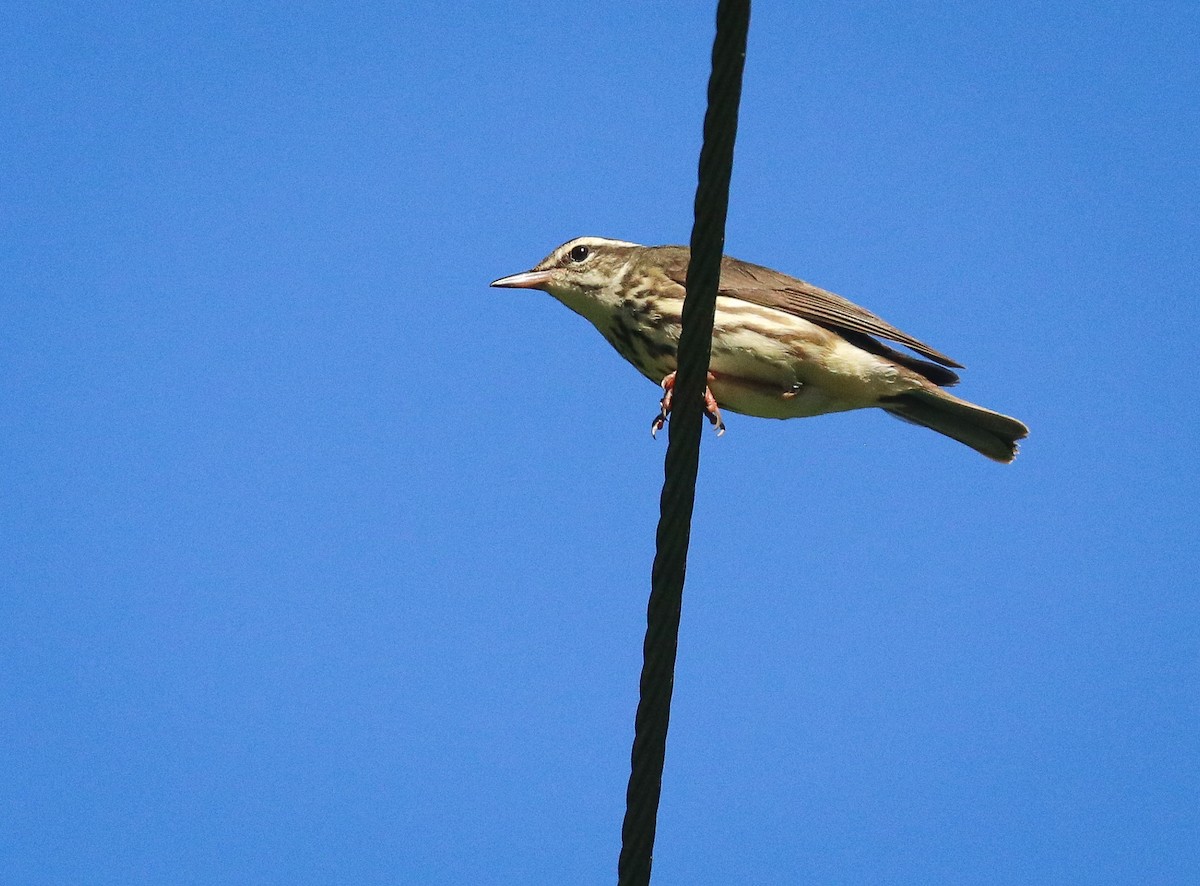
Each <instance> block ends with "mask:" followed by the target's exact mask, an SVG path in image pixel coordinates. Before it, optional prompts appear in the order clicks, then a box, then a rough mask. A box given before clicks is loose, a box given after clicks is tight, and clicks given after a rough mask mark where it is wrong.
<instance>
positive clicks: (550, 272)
mask: <svg viewBox="0 0 1200 886" xmlns="http://www.w3.org/2000/svg"><path fill="white" fill-rule="evenodd" d="M642 248H644V247H641V246H639V245H638V244H636V243H628V242H626V241H624V240H608V239H605V238H604V237H576V238H575V239H574V240H568V241H567V242H566V243H564V244H563V245H562V246H560V247H558V249H556V250H554V251H553V252H552V253H550V254H549V255H548V256H546V257H545V258H544V259H542V260H541V261H540V262H538V264H537V266H536V267H534V268H533V269H532V270H529V271H525V272H524V273H521V274H513V275H512V276H510V277H501V278H500V279H499V280H496V281H493V283H492V286H498V287H502V288H505V289H541V290H542V291H543V292H548V293H550V294H551V295H552V296H554V297H555V298H557V299H558V300H559V301H561V302H563V303H564V304H566V305H568V306H569V307H573V308H575V309H576V310H579V309H580V308H579V305H580V303H581V302H583V301H594V300H602V299H603V297H604V293H605V292H606V291H608V290H610V289H611V288H612V287H613V286H614V284H616V283H617V282H619V281H620V279H621V277H622V276H623V275H624V271H625V269H626V267H627V266H628V265H629V263H630V261H632V259H633V258H634V255H635V253H636V251H637V250H639V249H642Z"/></svg>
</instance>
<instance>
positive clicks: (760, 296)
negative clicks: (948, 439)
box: [664, 249, 962, 369]
mask: <svg viewBox="0 0 1200 886" xmlns="http://www.w3.org/2000/svg"><path fill="white" fill-rule="evenodd" d="M673 259H674V260H673V261H669V262H665V263H664V264H665V266H666V269H667V274H668V276H669V277H670V278H671V279H673V280H674V281H675V282H676V283H679V284H680V285H681V286H682V285H684V283H685V281H686V279H687V259H688V253H687V250H686V249H679V250H678V252H677V254H676V255H675V256H673ZM720 293H721V295H723V296H726V297H727V298H739V299H741V300H742V301H746V302H750V303H751V304H756V305H760V306H762V307H764V308H774V309H776V310H779V311H784V312H785V313H788V314H792V315H794V316H796V317H801V318H803V319H805V320H808V321H809V322H812V323H816V324H818V325H820V326H825V327H827V328H829V329H832V330H834V331H835V332H836V331H842V330H848V331H850V332H857V333H864V334H866V335H877V336H879V337H880V338H886V339H888V340H889V341H894V342H899V343H900V344H902V345H904V346H905V347H907V348H911V349H912V350H913V351H916V352H917V353H918V354H920V355H922V356H924V357H928V358H929V359H930V360H933V361H934V362H936V363H940V364H941V365H942V366H953V367H955V368H958V369H961V368H962V364H961V363H957V362H955V361H954V360H952V359H951V358H949V357H947V356H946V355H945V354H943V353H941V352H940V351H937V350H935V349H934V348H931V347H930V346H929V345H927V344H925V343H924V342H923V341H921V340H920V339H918V338H914V337H913V336H911V335H909V334H908V333H906V332H903V331H901V330H899V329H897V328H896V327H895V326H893V325H892V324H890V323H888V322H887V321H886V320H884V319H883V318H882V317H878V316H876V315H875V314H872V313H871V312H870V311H868V310H867V309H866V308H860V307H859V306H858V305H856V304H854V302H852V301H849V300H848V299H844V298H842V297H841V296H840V295H837V294H836V293H833V292H829V291H828V290H826V289H821V288H820V287H819V286H813V285H812V284H811V283H805V282H804V281H803V280H799V279H797V278H795V277H789V276H788V275H787V274H781V273H779V272H778V271H773V270H771V269H770V268H765V267H763V266H761V265H754V264H750V263H749V262H744V261H740V260H738V259H736V258H729V257H728V256H726V257H725V258H724V259H722V261H721V283H720Z"/></svg>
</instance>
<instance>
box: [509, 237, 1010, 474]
mask: <svg viewBox="0 0 1200 886" xmlns="http://www.w3.org/2000/svg"><path fill="white" fill-rule="evenodd" d="M689 256H690V252H689V249H688V248H687V247H686V246H642V245H640V244H637V243H630V242H628V241H626V240H612V239H608V238H605V237H577V238H575V239H573V240H568V241H567V242H566V243H564V244H562V245H561V246H559V247H558V248H557V249H555V250H554V251H553V252H551V253H550V254H549V255H548V256H546V258H544V259H543V260H542V261H540V262H539V263H538V264H537V265H535V266H534V267H533V268H532V269H531V270H528V271H524V272H522V273H519V274H512V275H510V276H507V277H501V278H500V279H498V280H495V281H493V282H492V284H491V285H492V286H494V287H499V288H505V289H540V290H542V291H544V292H547V293H549V294H550V295H551V296H553V297H554V298H556V299H557V300H558V301H560V302H562V303H563V304H564V305H566V306H567V307H568V308H570V309H571V310H572V311H574V312H575V313H577V314H579V315H581V316H582V317H583V318H584V319H586V320H587V321H588V322H590V323H591V324H592V325H593V326H595V327H596V329H597V330H599V332H600V334H601V335H603V336H604V338H605V339H607V340H608V342H609V344H611V345H612V346H613V348H615V349H616V351H617V353H618V354H620V355H621V356H622V357H624V358H625V359H626V360H627V361H628V362H629V363H631V364H633V366H634V367H635V368H636V369H637V370H638V371H639V372H640V373H641V374H642V375H644V376H645V377H646V378H648V379H650V380H651V381H653V382H655V383H656V384H659V385H661V386H662V388H663V391H664V393H663V396H662V399H661V400H660V401H659V413H658V415H657V416H655V418H654V421H653V422H652V424H651V431H652V432H656V431H658V430H660V429H661V428H662V427H663V423H664V422H665V421H666V420H667V417H668V414H669V412H670V409H671V405H672V403H671V399H672V390H673V386H674V378H675V369H676V362H675V361H676V351H677V348H678V345H679V332H680V317H681V313H682V309H683V301H684V297H685V294H686V285H685V284H686V281H687V269H688V260H689ZM885 342H892V343H895V344H899V345H903V346H904V347H905V348H907V349H908V350H910V351H912V352H913V353H912V354H910V353H905V352H903V351H900V350H897V349H896V348H894V347H892V346H890V345H889V344H886V343H885ZM913 354H916V355H918V356H913ZM962 368H964V367H963V366H962V364H961V363H958V362H956V361H954V360H952V359H951V358H950V357H947V356H946V355H945V354H943V353H941V352H940V351H937V350H934V349H933V348H932V347H930V346H929V345H927V344H925V343H924V342H922V341H920V340H919V339H917V338H914V337H913V336H911V335H909V334H908V333H905V332H902V331H901V330H899V329H897V328H896V327H895V326H892V325H891V324H890V323H888V322H887V321H885V320H883V319H882V318H880V317H878V316H876V315H875V314H873V313H871V312H870V311H868V310H866V309H865V308H861V307H859V306H858V305H856V304H854V303H853V302H850V301H848V300H847V299H845V298H842V297H841V296H839V295H836V294H834V293H832V292H829V291H827V290H825V289H821V288H820V287H818V286H814V285H812V284H811V283H806V282H804V281H803V280H800V279H797V278H795V277H789V276H788V275H786V274H782V273H780V272H778V271H773V270H771V269H770V268H767V267H764V266H762V265H756V264H751V263H749V262H745V261H740V260H739V259H736V258H730V257H729V256H724V257H722V259H721V276H720V283H719V285H718V291H717V304H716V314H715V317H714V323H713V336H712V356H711V359H710V362H709V370H708V386H707V388H706V390H705V392H704V397H705V413H706V415H707V416H708V418H709V420H710V421H711V422H712V423H713V425H714V426H715V427H716V429H717V433H718V434H720V433H722V432H723V431H724V429H725V423H724V419H723V418H722V416H721V409H725V410H728V411H730V412H735V413H740V414H743V415H749V416H758V417H761V418H776V419H785V418H803V417H809V416H815V415H824V414H826V413H832V412H845V411H849V410H853V409H866V408H872V407H877V408H879V409H882V410H884V411H885V412H887V413H889V414H890V415H893V416H895V417H897V418H900V419H903V420H905V421H908V422H911V423H913V424H917V425H922V426H924V427H926V428H930V429H931V430H934V431H937V432H938V433H939V434H943V435H945V436H947V437H950V438H952V439H954V440H957V441H958V442H960V443H963V444H965V445H967V446H969V447H971V448H972V449H974V450H976V451H977V452H980V453H982V454H983V455H985V456H987V457H988V458H990V459H992V460H994V461H997V462H1003V463H1009V462H1011V461H1012V460H1013V459H1014V458H1015V457H1016V454H1017V441H1018V440H1021V439H1024V438H1025V437H1026V436H1027V435H1028V434H1029V429H1028V428H1027V427H1026V426H1025V425H1024V424H1023V423H1021V422H1020V421H1018V420H1017V419H1015V418H1012V417H1010V416H1007V415H1003V414H1001V413H999V412H993V411H992V410H990V409H985V408H983V407H982V406H977V405H975V404H974V403H970V402H968V401H966V400H962V399H960V398H958V397H955V396H954V395H953V394H950V393H948V392H946V391H945V390H943V388H946V387H949V386H951V385H954V384H957V383H958V380H959V378H958V374H957V373H956V372H955V371H954V370H955V369H962Z"/></svg>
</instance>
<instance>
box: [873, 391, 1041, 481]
mask: <svg viewBox="0 0 1200 886" xmlns="http://www.w3.org/2000/svg"><path fill="white" fill-rule="evenodd" d="M880 406H882V407H883V408H884V409H886V410H887V411H888V412H889V413H891V414H892V415H894V416H896V417H897V418H901V419H904V420H905V421H910V422H912V423H913V424H918V425H921V426H923V427H926V428H929V429H930V430H934V431H937V432H938V433H939V434H945V435H946V436H947V437H950V438H952V439H954V440H957V441H958V442H960V443H965V444H966V445H967V446H970V447H971V448H972V449H974V450H975V451H976V452H980V453H983V454H984V455H986V456H987V457H988V458H990V459H993V460H995V461H999V462H1004V463H1005V464H1007V463H1009V462H1011V461H1012V460H1013V459H1014V458H1016V456H1017V441H1018V440H1021V439H1024V438H1025V437H1027V436H1028V435H1029V428H1027V427H1025V425H1024V424H1022V423H1021V422H1019V421H1017V420H1016V419H1015V418H1011V417H1009V416H1007V415H1001V414H1000V413H999V412H992V411H991V410H990V409H984V408H983V407H982V406H976V405H975V404H974V403H968V402H967V401H966V400H960V399H959V398H958V397H955V396H954V395H953V394H947V393H946V392H945V391H941V390H938V389H936V388H932V387H930V388H926V389H922V390H918V391H910V392H908V393H906V394H898V395H896V396H895V397H888V398H886V399H885V400H884V401H883V402H881V403H880Z"/></svg>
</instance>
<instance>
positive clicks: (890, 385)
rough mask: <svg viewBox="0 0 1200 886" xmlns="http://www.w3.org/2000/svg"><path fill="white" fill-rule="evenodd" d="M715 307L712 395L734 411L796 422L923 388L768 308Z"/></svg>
mask: <svg viewBox="0 0 1200 886" xmlns="http://www.w3.org/2000/svg"><path fill="white" fill-rule="evenodd" d="M723 302H726V300H725V299H718V301H717V323H716V326H715V329H714V333H713V351H712V359H711V361H710V363H709V370H710V372H711V373H712V375H713V379H712V381H711V382H710V385H709V387H710V389H711V390H712V393H713V396H714V397H715V398H716V400H717V403H718V404H720V405H721V406H722V407H723V408H725V409H728V410H730V411H732V412H740V413H742V414H744V415H754V416H760V417H762V418H800V417H804V416H811V415H823V414H824V413H827V412H844V411H846V410H850V409H863V408H866V407H870V406H875V405H877V404H878V403H879V400H880V398H881V397H885V396H888V395H892V394H898V393H902V392H904V391H908V390H913V389H914V388H917V387H921V382H920V381H919V380H917V379H916V378H915V377H914V375H913V373H911V372H909V371H908V370H905V369H903V368H900V367H897V366H896V365H895V364H893V363H891V362H890V361H887V360H884V359H882V358H880V357H877V356H876V355H874V354H870V353H868V352H866V351H863V350H861V349H860V348H857V347H855V346H854V345H852V344H850V343H849V342H847V341H846V340H845V339H843V338H842V337H841V336H839V335H836V334H835V333H832V332H830V331H829V330H827V329H825V328H823V327H820V326H817V325H815V324H813V323H809V322H808V321H807V320H802V319H800V318H798V317H793V316H792V315H790V314H785V313H783V312H780V311H774V310H772V309H770V308H760V307H757V306H752V308H751V309H747V307H746V306H745V305H744V303H741V302H737V303H734V305H733V307H732V310H731V309H729V307H728V303H726V306H725V309H724V310H722V307H723V305H722V303H723Z"/></svg>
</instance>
